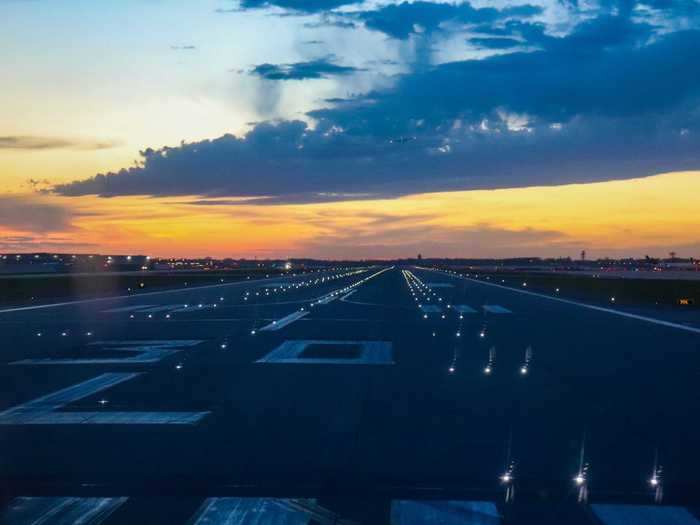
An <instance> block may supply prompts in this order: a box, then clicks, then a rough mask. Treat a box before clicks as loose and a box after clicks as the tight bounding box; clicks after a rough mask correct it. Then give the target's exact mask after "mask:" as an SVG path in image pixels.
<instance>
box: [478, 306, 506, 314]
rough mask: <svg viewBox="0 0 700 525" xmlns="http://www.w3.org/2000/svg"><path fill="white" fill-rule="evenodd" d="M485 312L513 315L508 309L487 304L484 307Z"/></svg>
mask: <svg viewBox="0 0 700 525" xmlns="http://www.w3.org/2000/svg"><path fill="white" fill-rule="evenodd" d="M483 308H484V310H486V311H487V312H488V313H490V314H510V313H513V312H511V311H510V310H508V308H504V307H503V306H499V305H497V304H485V305H484V306H483Z"/></svg>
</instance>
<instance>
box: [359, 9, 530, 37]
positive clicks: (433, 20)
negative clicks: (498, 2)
mask: <svg viewBox="0 0 700 525" xmlns="http://www.w3.org/2000/svg"><path fill="white" fill-rule="evenodd" d="M540 12H541V8H539V7H535V6H531V5H523V6H516V7H508V8H505V9H500V10H499V9H495V8H492V7H485V8H474V7H472V6H471V5H470V4H469V3H463V4H457V5H453V4H436V3H433V2H421V1H419V2H412V3H409V2H403V3H401V4H394V5H387V6H384V7H382V8H380V9H377V10H374V11H365V12H363V13H360V14H359V15H357V16H359V18H360V19H361V20H363V21H364V22H365V25H366V26H367V27H368V28H370V29H374V30H376V31H381V32H382V33H385V34H386V35H388V36H390V37H393V38H399V39H404V38H408V37H409V36H410V35H411V34H413V33H416V32H420V31H426V32H430V31H434V30H436V29H438V27H440V24H443V23H445V22H449V21H454V22H459V23H463V24H483V23H491V22H495V21H497V20H500V19H503V18H508V17H519V18H524V17H529V16H534V15H537V14H539V13H540Z"/></svg>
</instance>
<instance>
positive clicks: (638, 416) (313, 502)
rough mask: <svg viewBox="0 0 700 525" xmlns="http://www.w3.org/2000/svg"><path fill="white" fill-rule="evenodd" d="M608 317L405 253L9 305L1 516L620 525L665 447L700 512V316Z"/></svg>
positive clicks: (670, 474) (2, 362)
mask: <svg viewBox="0 0 700 525" xmlns="http://www.w3.org/2000/svg"><path fill="white" fill-rule="evenodd" d="M608 310H609V311H606V310H605V309H601V308H599V309H592V308H588V307H585V306H583V305H581V304H577V303H575V302H563V301H556V300H552V299H551V298H548V297H545V296H540V295H535V294H527V293H522V291H518V290H512V289H508V288H503V287H499V286H494V285H493V283H485V282H478V281H474V280H469V279H465V278H462V277H458V276H453V275H449V274H446V273H442V272H437V271H432V270H427V269H417V268H398V267H385V268H381V267H373V268H368V269H362V270H358V269H346V270H336V271H326V272H322V273H317V274H311V275H300V276H296V277H289V278H273V279H267V280H262V281H244V282H237V283H231V284H223V285H220V286H219V285H215V286H205V287H201V288H192V289H186V290H180V291H177V290H176V291H164V292H156V293H144V294H142V295H136V296H132V297H128V298H112V299H104V300H86V301H77V302H75V303H68V304H63V305H59V306H50V307H32V308H22V309H11V308H10V309H4V310H2V311H0V330H1V332H0V348H1V349H2V352H1V354H0V381H1V382H2V385H3V388H2V389H1V392H0V486H1V487H2V503H3V507H4V514H1V513H0V515H1V516H3V518H2V519H3V520H4V522H5V523H13V524H16V523H75V522H76V519H77V518H75V517H76V516H78V517H82V518H80V519H82V520H83V521H80V522H81V523H103V522H104V523H107V524H108V525H109V524H114V523H258V522H259V523H266V522H270V523H272V522H277V523H309V520H312V521H311V522H312V523H326V522H327V523H342V522H343V521H342V520H343V519H347V520H349V521H348V522H349V523H350V522H355V523H360V522H363V523H388V522H391V523H421V522H423V523H426V522H430V523H473V524H476V523H487V524H496V523H538V524H542V523H550V522H551V523H564V522H566V523H605V524H609V525H617V523H631V521H629V516H627V517H625V516H623V517H622V518H620V516H618V515H617V514H616V512H617V513H619V512H621V511H620V510H619V508H620V506H619V505H617V503H636V504H650V503H651V502H652V492H653V491H652V490H651V489H652V488H651V487H650V485H649V480H650V477H651V476H653V473H654V465H655V462H656V465H657V466H662V467H663V471H662V472H659V480H663V488H664V495H665V498H666V499H665V501H666V502H670V503H676V504H678V505H680V506H679V507H651V508H646V507H645V508H644V509H646V510H645V511H644V513H643V515H644V516H651V515H652V514H653V513H658V512H659V509H661V511H662V512H661V514H660V517H658V516H657V517H656V518H654V520H655V521H653V523H659V524H663V523H668V524H672V523H675V524H685V523H688V524H690V523H696V524H697V523H698V521H696V518H695V517H693V516H697V512H696V510H695V506H696V504H697V502H698V500H699V499H700V496H698V494H700V492H698V491H700V474H698V473H700V452H699V451H698V442H699V438H700V421H699V420H698V417H697V410H698V409H697V407H698V404H699V401H700V394H699V389H698V384H699V383H700V331H698V330H694V329H692V328H690V327H687V326H683V325H680V324H679V325H676V324H675V323H668V322H666V321H664V320H663V319H655V318H653V317H651V316H645V317H644V318H641V317H634V316H628V315H623V314H624V312H622V311H621V310H620V311H618V310H615V309H614V308H610V309H608ZM657 321H658V322H657ZM487 367H488V368H489V372H490V373H487V372H486V369H487ZM584 467H585V473H584V474H585V476H584V477H585V481H584V483H583V484H584V485H585V487H586V489H588V491H589V494H590V501H591V502H592V503H597V505H590V506H588V505H587V506H582V505H578V504H576V497H577V495H578V492H579V489H580V486H577V484H576V483H575V482H574V481H573V480H574V478H575V477H576V475H578V474H580V473H581V470H582V468H584ZM511 468H512V470H509V469H511ZM505 472H511V474H512V476H513V480H514V481H513V483H512V486H513V487H514V489H515V494H516V497H515V503H514V504H512V505H510V506H509V505H505V504H504V503H503V497H504V492H505V489H506V488H507V486H508V485H510V483H503V482H502V481H500V477H501V476H502V475H503V474H504V473H505ZM269 498H277V499H269ZM392 501H393V503H392ZM426 501H427V502H426ZM611 503H615V505H611ZM624 509H627V510H626V512H632V513H634V512H636V513H639V512H641V511H640V508H639V507H637V506H634V507H624ZM664 512H665V514H664ZM265 513H271V514H265ZM440 513H444V516H443V515H442V514H440ZM669 513H672V514H673V513H680V515H676V514H673V516H671V514H669ZM683 513H686V514H687V516H686V515H685V514H683ZM623 514H624V513H623ZM253 515H254V516H257V518H255V519H257V520H258V521H255V519H253V518H251V516H253ZM640 515H641V514H640ZM237 516H238V518H237ZM241 516H243V518H240V517H241ZM246 516H247V517H246ZM263 516H268V518H265V517H263ZM270 516H273V517H274V519H273V518H272V517H270ZM445 516H447V517H445ZM654 516H656V515H655V514H654ZM679 516H680V517H679ZM47 517H48V518H47ZM239 518H240V519H239ZM40 519H44V521H37V520H40ZM47 519H48V521H47ZM639 519H641V518H639ZM645 519H646V518H645ZM61 520H63V521H61ZM71 520H72V521H71ZM338 520H340V521H338ZM548 520H549V521H548ZM616 520H617V521H616ZM620 520H622V521H620ZM664 520H666V521H664ZM673 520H675V521H673ZM684 520H685V521H684ZM637 522H638V523H646V522H645V521H637ZM649 523H652V521H649Z"/></svg>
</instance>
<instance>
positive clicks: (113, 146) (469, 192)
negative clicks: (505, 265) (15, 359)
mask: <svg viewBox="0 0 700 525" xmlns="http://www.w3.org/2000/svg"><path fill="white" fill-rule="evenodd" d="M698 50H700V2H699V1H698V0H646V1H644V2H635V1H633V0H620V1H614V0H610V1H609V0H603V1H600V2H593V1H580V0H579V1H576V0H570V1H569V0H562V1H554V0H552V1H545V0H538V1H535V0H521V1H509V0H495V1H489V2H487V1H485V0H479V1H473V2H471V3H469V2H462V1H437V0H434V1H417V2H401V1H396V0H381V1H380V0H365V1H362V0H242V1H240V2H239V1H233V0H218V1H208V0H202V1H190V0H100V1H98V2H95V1H78V0H65V1H60V2H58V1H52V0H0V63H2V64H3V67H2V70H1V72H0V82H1V85H2V90H0V252H3V251H4V252H15V251H39V250H46V251H65V252H104V253H107V252H108V253H145V254H149V255H154V256H206V255H211V256H232V257H323V258H336V257H337V258H366V257H405V256H414V255H415V254H417V253H419V252H420V253H422V254H423V255H424V256H451V257H491V256H496V257H501V256H527V255H541V256H567V255H568V256H576V255H577V254H578V253H579V252H580V251H581V250H582V249H585V250H587V252H588V253H589V254H590V256H591V257H598V256H627V255H632V256H643V255H645V254H651V255H661V256H663V255H666V254H667V253H668V252H669V251H671V250H673V251H676V252H678V254H679V255H681V256H695V257H699V256H700V233H699V232H700V68H699V67H698V60H699V58H700V52H699V51H698Z"/></svg>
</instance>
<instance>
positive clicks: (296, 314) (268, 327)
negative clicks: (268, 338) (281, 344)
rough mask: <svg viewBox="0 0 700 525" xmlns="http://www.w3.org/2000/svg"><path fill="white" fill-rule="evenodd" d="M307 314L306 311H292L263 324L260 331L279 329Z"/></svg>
mask: <svg viewBox="0 0 700 525" xmlns="http://www.w3.org/2000/svg"><path fill="white" fill-rule="evenodd" d="M307 315H309V312H308V311H303V312H294V313H291V314H289V315H287V316H286V317H283V318H282V319H278V320H277V321H272V322H271V323H270V324H267V325H265V326H263V327H262V328H261V329H260V331H261V332H276V331H277V330H281V329H282V328H284V327H285V326H287V325H290V324H292V323H293V322H294V321H298V320H299V319H301V318H302V317H305V316H307Z"/></svg>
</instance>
